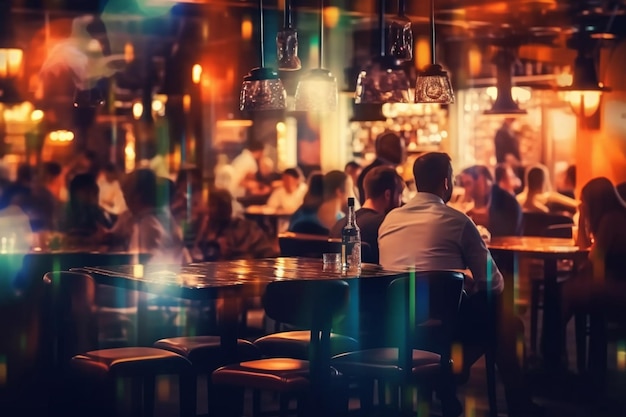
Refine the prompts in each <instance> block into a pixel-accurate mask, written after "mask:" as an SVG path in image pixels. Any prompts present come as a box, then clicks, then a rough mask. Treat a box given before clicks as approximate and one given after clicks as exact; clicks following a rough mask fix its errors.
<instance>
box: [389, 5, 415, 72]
mask: <svg viewBox="0 0 626 417" xmlns="http://www.w3.org/2000/svg"><path fill="white" fill-rule="evenodd" d="M387 45H388V48H387V53H388V55H389V56H392V57H394V58H396V59H398V60H399V61H410V60H411V59H413V30H412V29H411V20H410V19H409V18H408V17H407V16H406V2H405V0H398V14H397V15H396V16H395V17H393V18H392V19H391V20H390V21H389V25H388V36H387Z"/></svg>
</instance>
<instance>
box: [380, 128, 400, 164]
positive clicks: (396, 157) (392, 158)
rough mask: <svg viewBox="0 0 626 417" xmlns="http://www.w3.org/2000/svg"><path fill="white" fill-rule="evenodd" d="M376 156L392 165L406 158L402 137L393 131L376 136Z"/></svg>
mask: <svg viewBox="0 0 626 417" xmlns="http://www.w3.org/2000/svg"><path fill="white" fill-rule="evenodd" d="M376 156H377V157H378V158H382V159H384V160H386V161H388V162H389V163H391V164H393V165H400V164H401V163H403V162H404V161H405V159H406V146H405V143H404V139H403V138H401V137H400V136H399V135H398V134H397V133H395V132H385V133H382V134H381V135H379V136H378V137H377V138H376Z"/></svg>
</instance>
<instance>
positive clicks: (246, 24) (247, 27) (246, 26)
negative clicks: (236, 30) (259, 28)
mask: <svg viewBox="0 0 626 417" xmlns="http://www.w3.org/2000/svg"><path fill="white" fill-rule="evenodd" d="M241 38H242V39H244V40H250V39H251V38H252V21H251V20H250V18H249V17H245V18H244V19H243V21H242V22H241Z"/></svg>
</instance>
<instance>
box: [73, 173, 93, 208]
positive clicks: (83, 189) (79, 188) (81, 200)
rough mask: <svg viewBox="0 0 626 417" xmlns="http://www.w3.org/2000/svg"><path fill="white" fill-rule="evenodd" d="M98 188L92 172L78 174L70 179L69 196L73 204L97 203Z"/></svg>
mask: <svg viewBox="0 0 626 417" xmlns="http://www.w3.org/2000/svg"><path fill="white" fill-rule="evenodd" d="M99 192H100V189H99V188H98V183H97V182H96V177H95V176H94V175H92V174H89V173H85V174H78V175H76V176H75V177H74V178H72V181H70V187H69V198H70V203H71V204H73V205H98V194H99Z"/></svg>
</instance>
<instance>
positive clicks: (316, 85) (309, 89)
mask: <svg viewBox="0 0 626 417" xmlns="http://www.w3.org/2000/svg"><path fill="white" fill-rule="evenodd" d="M319 40H320V48H319V53H318V67H317V68H315V69H313V70H311V71H309V72H307V73H306V74H304V75H303V76H302V78H301V79H300V82H299V83H298V87H297V88H296V97H295V99H296V110H302V111H316V112H322V113H330V112H334V111H336V110H337V79H336V78H335V77H334V76H333V74H331V72H330V71H328V70H326V69H324V65H323V64H324V0H320V19H319Z"/></svg>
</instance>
